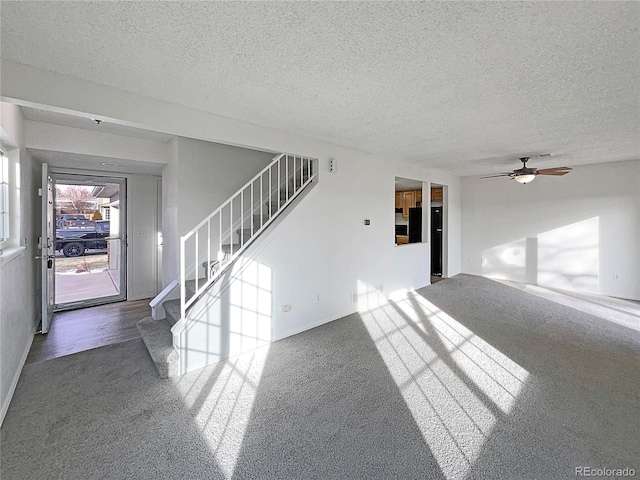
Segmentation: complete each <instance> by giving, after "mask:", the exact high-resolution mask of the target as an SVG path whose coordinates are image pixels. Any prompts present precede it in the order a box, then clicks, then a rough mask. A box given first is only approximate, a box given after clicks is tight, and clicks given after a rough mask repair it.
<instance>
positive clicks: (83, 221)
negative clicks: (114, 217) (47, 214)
mask: <svg viewBox="0 0 640 480" xmlns="http://www.w3.org/2000/svg"><path fill="white" fill-rule="evenodd" d="M94 224H95V222H94V221H93V220H87V218H86V217H85V216H84V215H71V214H69V213H63V214H62V215H59V216H58V219H57V220H56V227H57V228H59V229H65V230H66V229H71V228H93V227H94Z"/></svg>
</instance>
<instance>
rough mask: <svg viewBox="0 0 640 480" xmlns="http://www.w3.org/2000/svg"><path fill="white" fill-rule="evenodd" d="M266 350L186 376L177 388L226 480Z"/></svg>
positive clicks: (258, 380)
mask: <svg viewBox="0 0 640 480" xmlns="http://www.w3.org/2000/svg"><path fill="white" fill-rule="evenodd" d="M268 354H269V346H265V347H261V348H258V349H256V350H254V351H252V352H249V353H245V354H243V355H239V356H237V357H234V358H232V359H229V360H227V361H225V362H221V363H220V364H218V365H214V366H210V367H207V368H205V369H203V370H201V371H198V372H193V373H191V374H187V375H185V376H184V377H182V378H180V380H178V381H177V383H176V387H177V389H178V391H179V392H180V394H181V395H182V397H183V400H184V403H185V405H186V406H187V408H188V409H189V410H190V411H191V414H192V415H193V417H194V420H195V423H196V425H197V427H198V429H199V430H200V431H201V433H202V437H203V438H204V440H205V441H206V442H207V444H208V446H209V448H210V449H211V452H212V453H213V455H214V456H215V459H216V462H217V463H218V465H219V467H220V470H221V471H222V472H223V474H224V476H225V478H227V479H231V478H232V477H233V473H234V470H235V467H236V463H237V461H238V457H239V455H240V450H241V447H242V443H243V441H244V436H245V431H246V428H247V425H248V423H249V419H250V417H251V411H252V409H253V403H254V401H255V398H256V394H257V391H258V385H259V383H260V378H261V377H262V371H263V369H264V365H265V363H266V360H267V356H268Z"/></svg>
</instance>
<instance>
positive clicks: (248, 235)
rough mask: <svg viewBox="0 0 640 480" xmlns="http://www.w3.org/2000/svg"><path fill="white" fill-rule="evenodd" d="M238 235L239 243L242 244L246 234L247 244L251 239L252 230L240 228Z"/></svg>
mask: <svg viewBox="0 0 640 480" xmlns="http://www.w3.org/2000/svg"><path fill="white" fill-rule="evenodd" d="M236 233H237V234H238V243H241V241H242V240H243V234H244V243H247V241H248V240H249V239H250V238H251V229H250V228H239V229H238V230H236Z"/></svg>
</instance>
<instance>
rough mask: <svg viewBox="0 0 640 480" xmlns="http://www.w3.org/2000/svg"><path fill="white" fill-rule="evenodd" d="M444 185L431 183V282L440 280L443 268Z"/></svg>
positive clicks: (444, 243)
mask: <svg viewBox="0 0 640 480" xmlns="http://www.w3.org/2000/svg"><path fill="white" fill-rule="evenodd" d="M444 191H445V186H444V185H438V184H435V183H432V184H431V189H430V200H431V203H430V212H429V215H430V216H429V225H430V227H429V237H430V240H431V248H430V250H431V283H435V282H438V281H440V280H442V279H443V278H444V277H445V275H444V270H445V261H444V259H445V258H446V257H445V245H446V229H445V222H446V220H445V218H446V217H445V214H444V212H445V205H444V201H445V198H444Z"/></svg>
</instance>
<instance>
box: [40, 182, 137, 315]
mask: <svg viewBox="0 0 640 480" xmlns="http://www.w3.org/2000/svg"><path fill="white" fill-rule="evenodd" d="M51 177H52V179H53V183H54V218H55V221H54V222H52V223H53V230H54V231H53V232H52V233H51V235H50V238H55V247H54V250H55V259H54V264H53V268H54V310H70V309H75V308H84V307H88V306H92V305H99V304H104V303H110V302H118V301H122V300H126V204H127V202H126V179H124V178H117V177H101V176H87V175H73V174H66V173H65V174H62V173H53V174H52V175H51Z"/></svg>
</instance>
